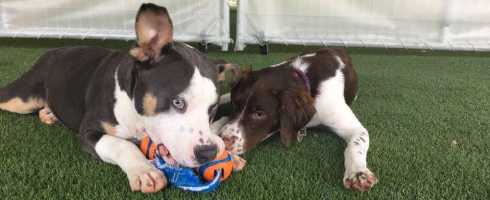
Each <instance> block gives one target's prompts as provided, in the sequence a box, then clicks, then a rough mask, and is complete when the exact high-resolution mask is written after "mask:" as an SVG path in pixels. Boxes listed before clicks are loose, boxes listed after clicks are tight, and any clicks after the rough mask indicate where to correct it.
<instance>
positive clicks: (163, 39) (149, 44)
mask: <svg viewBox="0 0 490 200" xmlns="http://www.w3.org/2000/svg"><path fill="white" fill-rule="evenodd" d="M135 31H136V39H137V41H138V47H135V48H133V49H131V50H130V51H129V53H130V54H131V55H132V56H133V57H134V58H136V59H137V60H139V61H146V60H149V59H153V60H157V59H158V58H159V56H160V53H161V49H162V47H164V46H165V45H167V44H168V43H170V42H172V41H173V36H172V33H173V27H172V20H171V19H170V16H169V15H168V12H167V8H165V7H161V6H157V5H155V4H152V3H145V4H143V5H141V7H140V9H139V11H138V14H137V15H136V23H135Z"/></svg>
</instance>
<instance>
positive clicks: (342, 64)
mask: <svg viewBox="0 0 490 200" xmlns="http://www.w3.org/2000/svg"><path fill="white" fill-rule="evenodd" d="M334 57H335V60H337V62H338V63H339V68H340V69H344V68H345V63H344V62H343V61H342V59H341V58H340V57H339V56H334Z"/></svg>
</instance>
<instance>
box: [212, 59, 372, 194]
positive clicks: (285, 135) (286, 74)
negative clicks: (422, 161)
mask: <svg viewBox="0 0 490 200" xmlns="http://www.w3.org/2000/svg"><path fill="white" fill-rule="evenodd" d="M305 76H306V77H307V78H306V79H307V80H304V79H305V78H302V77H305ZM356 94H357V77H356V73H355V71H354V68H353V66H352V63H351V60H350V58H349V57H348V56H347V54H346V52H345V51H344V50H337V49H322V50H319V51H317V52H315V53H309V54H303V55H300V56H297V57H295V58H292V59H289V60H287V61H284V62H281V63H279V64H276V65H272V66H271V67H269V68H265V69H262V70H259V71H254V72H248V73H246V74H245V75H243V77H242V78H241V79H240V80H239V82H238V83H237V84H236V85H235V86H234V87H233V89H232V92H231V102H232V104H233V106H234V113H233V114H232V117H231V120H230V121H229V123H228V124H226V125H225V126H224V127H223V129H222V130H221V137H222V138H223V140H224V141H225V144H227V148H228V150H230V151H232V152H235V153H237V154H241V153H244V152H245V151H247V150H249V149H251V148H252V147H253V146H255V145H257V144H258V143H260V142H261V141H263V140H265V139H267V138H268V137H270V136H271V135H272V134H274V133H275V132H279V133H280V137H281V141H282V142H283V143H284V144H285V145H286V146H288V145H289V144H290V143H291V142H292V141H294V140H296V139H297V138H298V137H300V135H298V132H299V131H300V130H301V129H303V128H305V127H312V126H318V125H325V126H328V127H330V128H331V129H332V130H333V131H334V132H335V133H337V134H338V135H339V136H340V137H341V138H343V139H344V140H345V141H346V143H347V148H346V150H345V153H344V156H345V173H344V180H343V182H344V186H345V187H346V188H350V189H354V190H359V191H366V190H368V189H370V188H371V187H372V186H373V185H374V184H375V183H376V181H377V179H376V177H375V176H374V174H373V173H372V172H371V171H370V170H369V169H368V168H367V163H366V157H367V151H368V147H369V135H368V131H367V130H366V129H365V128H364V127H363V126H362V124H361V123H360V122H359V120H358V119H357V118H356V116H355V115H354V113H353V112H352V110H351V109H350V108H349V105H350V104H351V103H352V101H353V100H354V98H355V96H356Z"/></svg>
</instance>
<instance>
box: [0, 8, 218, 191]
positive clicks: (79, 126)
mask: <svg viewBox="0 0 490 200" xmlns="http://www.w3.org/2000/svg"><path fill="white" fill-rule="evenodd" d="M136 24H137V25H136V28H137V30H136V32H137V33H138V35H137V36H138V43H139V46H138V47H135V48H133V49H132V50H131V51H130V53H129V54H128V53H123V52H117V51H112V50H107V49H103V48H97V47H67V48H59V49H53V50H50V51H48V52H47V53H45V54H44V55H43V56H41V57H40V58H39V59H38V61H37V62H36V63H35V64H34V65H33V67H32V68H31V69H30V70H29V71H28V72H26V73H25V74H24V75H22V76H21V77H20V78H19V79H17V80H15V81H14V82H12V83H11V84H9V85H7V86H6V87H4V88H1V89H0V109H3V110H7V111H10V112H16V113H21V114H26V113H32V112H36V111H38V110H40V109H41V108H44V109H48V110H50V111H51V112H52V113H53V114H54V116H56V118H57V119H58V120H60V121H61V122H62V123H63V124H64V125H65V126H67V127H68V128H70V129H72V130H74V131H76V132H78V136H79V138H80V142H81V143H82V147H83V148H84V149H85V150H86V151H88V152H89V153H91V154H92V155H94V156H96V157H98V158H100V159H102V160H103V161H105V162H109V163H113V164H116V165H118V166H119V167H121V169H122V170H123V171H124V172H125V173H126V174H127V176H128V179H129V183H130V186H131V189H133V190H141V191H143V192H156V191H158V190H160V189H162V188H163V187H164V186H165V185H166V179H165V177H164V175H163V174H162V173H161V172H160V171H159V170H157V169H156V168H155V167H154V166H153V165H151V164H150V163H149V162H148V160H147V159H146V158H145V157H144V155H143V154H142V153H141V152H140V151H139V149H138V148H137V147H136V146H135V145H134V144H132V143H131V142H129V141H128V140H126V139H128V138H139V137H141V136H142V134H143V132H145V133H147V134H149V136H150V138H151V139H152V140H153V141H155V142H156V143H157V144H158V143H163V144H164V145H165V146H166V147H167V148H168V150H169V152H170V153H171V155H172V157H173V158H175V159H176V161H177V162H178V163H179V164H181V165H184V166H189V167H196V166H198V165H200V164H201V163H203V162H206V161H208V160H211V159H214V158H215V156H216V154H217V152H218V151H219V150H220V149H223V148H224V144H223V141H222V140H221V139H220V138H219V137H217V136H216V135H215V134H212V133H211V130H210V124H209V121H210V116H211V115H212V113H211V112H210V111H212V110H214V108H215V107H216V106H215V105H216V104H217V102H218V93H217V88H216V81H217V76H218V69H217V68H216V67H215V66H214V65H213V63H212V62H211V61H210V60H209V59H208V58H207V57H206V56H205V55H203V54H201V53H200V52H199V51H197V50H196V49H193V48H192V47H190V46H188V45H186V44H183V43H177V42H172V41H171V38H172V37H171V36H169V35H166V34H171V21H170V18H169V16H168V13H167V11H166V9H165V8H163V7H160V6H156V5H154V4H143V5H142V6H141V8H140V11H139V12H138V15H137V21H136ZM169 26H170V27H169ZM44 109H43V110H44Z"/></svg>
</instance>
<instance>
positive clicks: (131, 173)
mask: <svg viewBox="0 0 490 200" xmlns="http://www.w3.org/2000/svg"><path fill="white" fill-rule="evenodd" d="M127 175H128V179H129V186H130V187H131V190H132V191H141V192H143V193H154V192H158V191H160V190H162V189H163V188H165V186H167V178H166V177H165V175H164V174H163V173H162V172H161V171H160V170H158V169H156V168H155V167H153V166H151V165H146V164H143V165H139V166H135V167H132V168H131V169H129V170H128V172H127Z"/></svg>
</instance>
